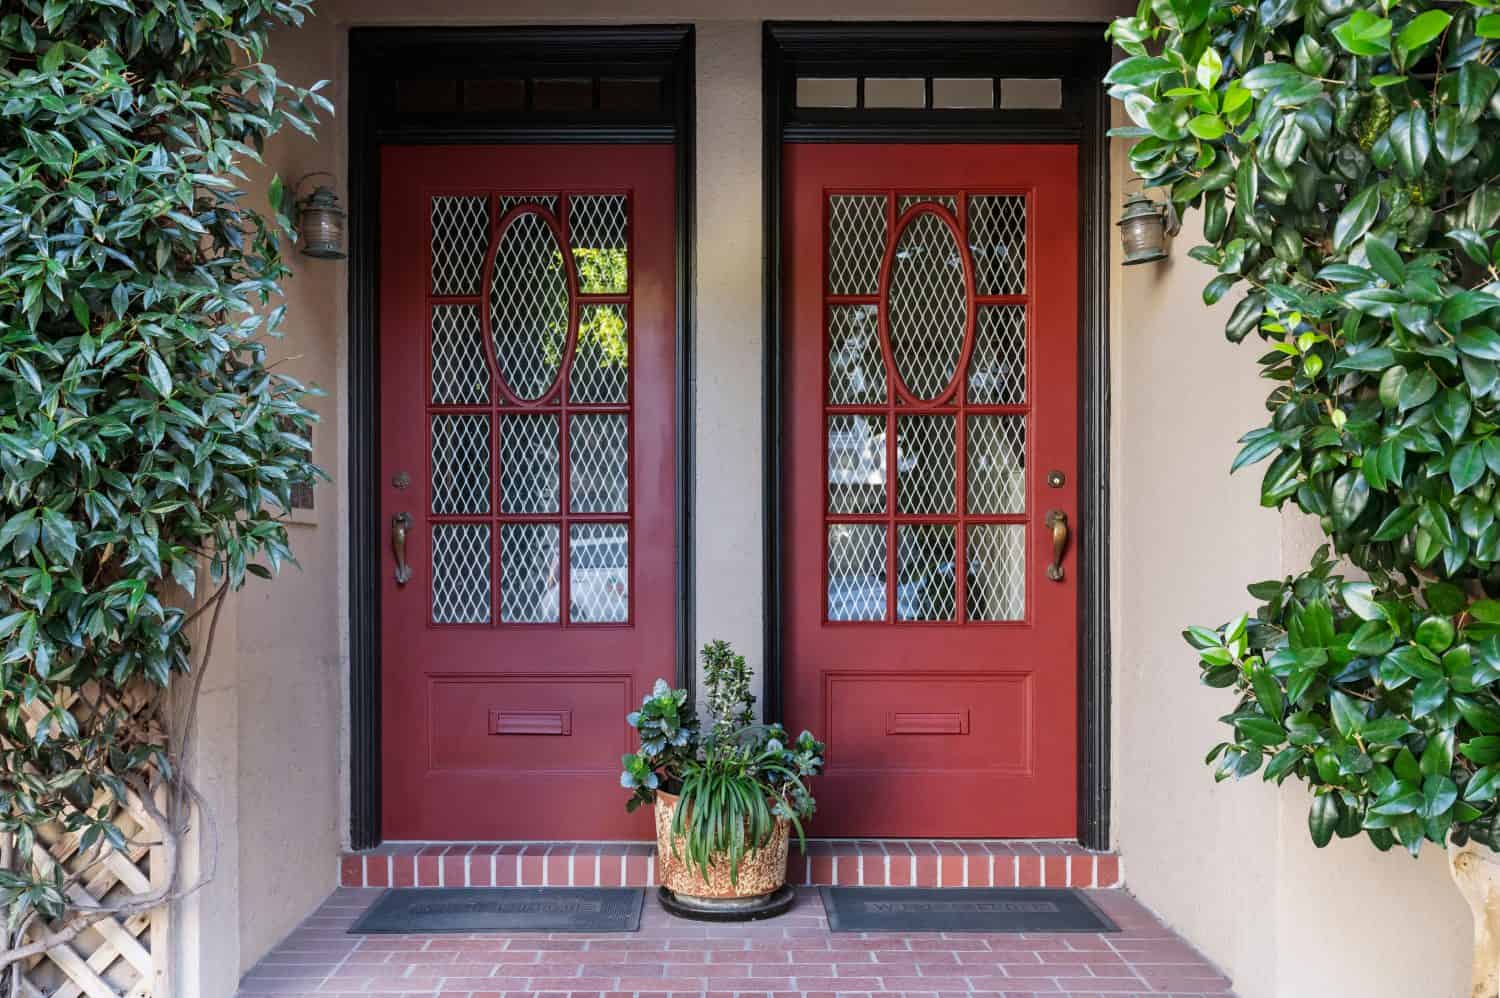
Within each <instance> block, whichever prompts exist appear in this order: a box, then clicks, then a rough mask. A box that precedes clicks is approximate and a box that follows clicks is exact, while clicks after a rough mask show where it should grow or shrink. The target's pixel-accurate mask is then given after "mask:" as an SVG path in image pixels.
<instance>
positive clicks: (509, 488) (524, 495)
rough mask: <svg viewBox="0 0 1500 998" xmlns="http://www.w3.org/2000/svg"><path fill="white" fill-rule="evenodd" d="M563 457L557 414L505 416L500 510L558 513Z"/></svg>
mask: <svg viewBox="0 0 1500 998" xmlns="http://www.w3.org/2000/svg"><path fill="white" fill-rule="evenodd" d="M560 460H561V454H560V452H559V442H558V431H557V417H556V416H554V415H551V414H549V413H529V412H528V413H517V414H515V415H504V416H501V417H500V512H502V513H556V512H557V508H558V501H557V496H558V490H559V488H560V486H559V476H558V465H559V461H560Z"/></svg>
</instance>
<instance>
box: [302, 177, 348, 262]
mask: <svg viewBox="0 0 1500 998" xmlns="http://www.w3.org/2000/svg"><path fill="white" fill-rule="evenodd" d="M308 177H328V178H329V179H330V180H331V179H334V177H333V174H331V173H328V172H326V171H321V170H320V171H318V172H316V173H309V174H307V176H305V177H303V178H302V179H301V180H299V181H297V190H299V191H300V190H301V189H302V184H303V183H304V182H305V181H306V180H307V179H308ZM297 234H298V236H299V237H300V239H301V241H302V253H303V255H304V256H311V257H317V258H318V259H320V260H342V259H343V258H344V257H345V255H346V254H345V253H344V210H343V209H342V208H340V207H339V196H338V195H337V194H335V193H333V188H332V187H330V186H328V185H327V184H319V185H318V186H317V187H315V188H313V192H312V193H311V194H309V195H308V196H307V197H305V198H301V199H299V200H298V201H297Z"/></svg>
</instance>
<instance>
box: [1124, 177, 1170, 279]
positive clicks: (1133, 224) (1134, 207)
mask: <svg viewBox="0 0 1500 998" xmlns="http://www.w3.org/2000/svg"><path fill="white" fill-rule="evenodd" d="M1119 225H1120V243H1121V245H1122V246H1123V248H1124V250H1125V261H1124V262H1125V265H1126V266H1133V265H1135V264H1138V263H1154V262H1155V261H1157V260H1164V259H1166V257H1167V225H1166V218H1165V217H1164V210H1163V209H1162V208H1161V207H1160V206H1158V205H1157V204H1156V203H1155V202H1154V201H1152V200H1151V199H1150V198H1148V197H1146V196H1145V195H1143V194H1139V193H1136V194H1132V195H1131V196H1130V197H1129V198H1128V199H1126V201H1125V208H1124V210H1123V211H1122V212H1121V213H1120V222H1119Z"/></svg>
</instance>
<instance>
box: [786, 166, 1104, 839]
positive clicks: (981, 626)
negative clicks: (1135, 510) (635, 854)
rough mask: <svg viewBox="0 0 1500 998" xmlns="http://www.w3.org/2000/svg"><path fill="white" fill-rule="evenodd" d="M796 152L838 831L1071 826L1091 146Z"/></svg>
mask: <svg viewBox="0 0 1500 998" xmlns="http://www.w3.org/2000/svg"><path fill="white" fill-rule="evenodd" d="M784 170H785V201H784V205H783V208H784V214H783V222H782V225H783V233H784V238H785V245H786V247H787V252H786V255H785V258H784V260H783V266H784V270H783V273H782V280H783V288H784V295H785V304H786V316H787V322H786V327H785V338H784V343H785V351H786V352H785V356H784V358H783V373H784V383H785V397H786V399H787V405H786V417H785V418H786V424H785V427H784V432H785V434H786V441H787V445H786V449H785V457H784V461H785V465H784V468H783V472H784V482H785V492H784V494H783V496H782V502H783V505H784V510H785V517H784V522H785V523H786V525H787V526H786V531H787V533H786V537H785V538H784V550H785V551H786V556H785V562H784V573H785V574H784V577H783V599H784V606H785V607H786V632H785V646H784V654H785V661H784V675H785V683H786V690H785V702H786V705H787V707H786V713H787V719H788V721H789V722H790V723H791V724H792V725H793V726H796V727H808V728H811V729H813V730H816V731H820V732H826V735H827V738H828V772H827V774H826V775H825V776H824V777H822V778H820V780H819V784H818V797H819V808H818V817H817V818H816V825H815V828H816V830H817V832H818V833H820V834H825V835H837V836H845V835H849V836H861V835H913V836H949V837H960V836H964V837H970V836H976V837H977V836H1071V835H1073V834H1074V833H1075V831H1076V821H1075V815H1076V786H1077V783H1076V780H1077V774H1076V771H1075V770H1076V759H1077V745H1076V740H1077V701H1076V696H1077V680H1076V676H1077V668H1078V665H1077V638H1076V633H1077V623H1078V621H1077V588H1076V568H1075V566H1076V565H1077V552H1076V550H1075V549H1074V545H1073V539H1072V534H1073V532H1074V528H1075V527H1076V518H1077V510H1078V502H1077V491H1076V485H1075V484H1074V483H1075V482H1076V480H1077V472H1078V468H1077V455H1078V443H1077V428H1078V423H1077V402H1078V393H1077V373H1078V355H1077V350H1078V346H1077V345H1078V337H1079V327H1078V186H1077V176H1078V160H1077V150H1076V148H1074V147H1072V146H1062V145H1056V146H1018V145H1011V146H999V145H994V146H985V145H956V146H942V145H927V144H924V145H798V144H789V145H787V146H786V147H785V150H784ZM1054 472H1055V473H1057V474H1056V475H1053V474H1051V473H1054ZM1054 482H1056V483H1057V484H1053V483H1054Z"/></svg>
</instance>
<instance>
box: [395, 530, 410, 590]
mask: <svg viewBox="0 0 1500 998" xmlns="http://www.w3.org/2000/svg"><path fill="white" fill-rule="evenodd" d="M410 529H411V514H410V513H397V514H396V515H395V516H393V517H391V553H392V554H394V555H395V556H396V585H398V586H404V585H406V584H407V583H408V582H410V581H411V566H410V565H408V564H407V563H406V532H407V531H408V530H410Z"/></svg>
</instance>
